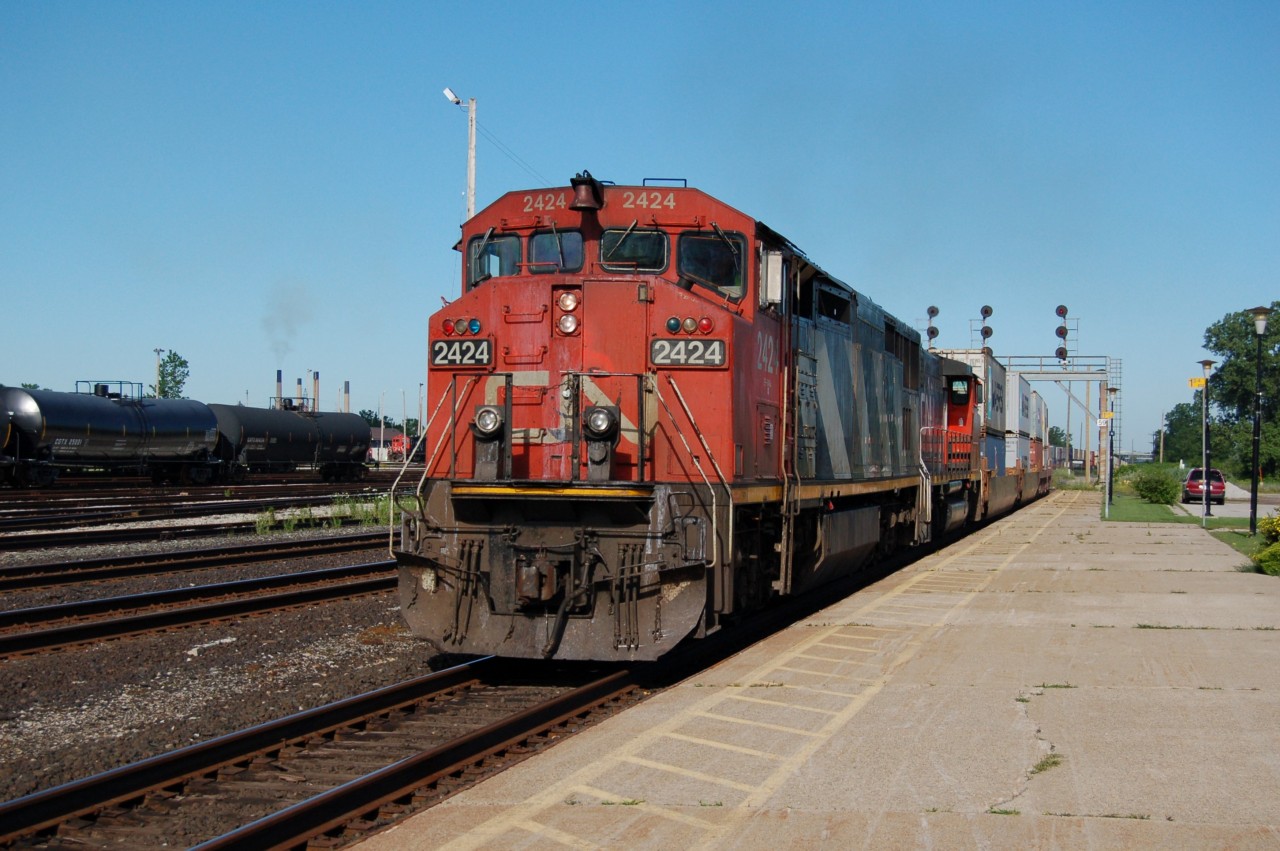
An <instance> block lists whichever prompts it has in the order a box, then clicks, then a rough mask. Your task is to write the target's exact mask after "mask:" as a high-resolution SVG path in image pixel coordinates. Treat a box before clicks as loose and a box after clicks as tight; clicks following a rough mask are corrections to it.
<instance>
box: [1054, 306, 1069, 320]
mask: <svg viewBox="0 0 1280 851" xmlns="http://www.w3.org/2000/svg"><path fill="white" fill-rule="evenodd" d="M1054 313H1056V314H1058V318H1060V319H1066V318H1067V306H1066V305H1065V304H1060V305H1058V309H1057V310H1055V311H1054Z"/></svg>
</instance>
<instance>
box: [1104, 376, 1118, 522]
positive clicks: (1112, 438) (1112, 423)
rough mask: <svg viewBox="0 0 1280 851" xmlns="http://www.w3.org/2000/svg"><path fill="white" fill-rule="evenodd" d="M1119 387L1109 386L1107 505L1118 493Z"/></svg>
mask: <svg viewBox="0 0 1280 851" xmlns="http://www.w3.org/2000/svg"><path fill="white" fill-rule="evenodd" d="M1119 392H1120V388H1119V387H1108V388H1107V412H1108V413H1110V414H1111V417H1110V419H1108V420H1107V505H1110V504H1111V503H1112V502H1113V501H1114V500H1115V494H1116V485H1115V478H1116V394H1117V393H1119Z"/></svg>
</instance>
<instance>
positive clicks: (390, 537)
mask: <svg viewBox="0 0 1280 851" xmlns="http://www.w3.org/2000/svg"><path fill="white" fill-rule="evenodd" d="M475 380H476V379H475V376H474V375H473V376H471V377H470V378H468V379H467V383H466V385H464V386H463V388H462V390H463V395H464V396H465V395H466V391H467V389H468V388H470V386H471V384H472V383H473V382H474V381H475ZM457 381H458V379H457V378H456V377H455V378H454V379H453V380H452V381H450V382H449V388H448V389H446V390H445V392H444V393H442V394H440V401H439V402H437V403H436V408H435V410H434V411H432V412H431V416H430V417H429V418H428V419H427V424H426V425H425V426H424V427H423V429H422V434H421V435H419V436H418V442H417V443H416V444H414V447H413V451H411V452H406V453H405V456H404V464H403V465H402V466H401V467H400V472H399V473H397V474H396V478H395V481H393V482H392V483H391V491H390V493H389V495H388V499H389V500H390V505H388V507H387V552H388V553H391V554H392V555H394V554H395V535H396V516H395V510H394V509H395V506H396V488H397V487H399V485H400V480H401V479H402V478H404V474H405V473H406V472H407V471H408V469H409V459H410V458H412V457H413V454H414V452H416V451H417V449H418V445H419V444H421V443H422V441H424V440H426V439H427V434H428V433H429V432H430V430H431V424H432V423H433V422H435V420H436V416H437V415H439V413H440V409H441V408H443V407H444V403H445V401H446V400H447V399H448V398H449V392H450V391H451V390H455V389H456V386H457ZM453 396H454V399H455V400H456V399H457V397H458V394H457V393H456V392H455V393H454V394H453ZM457 413H458V410H457V407H456V404H455V407H454V408H453V410H452V411H451V412H450V414H449V421H450V423H452V421H453V419H454V417H455V416H456V415H457ZM447 434H449V429H448V428H446V429H445V431H444V432H443V433H442V434H441V435H440V440H439V441H438V442H437V443H436V448H435V451H434V452H432V453H431V460H429V461H427V462H426V465H425V466H424V467H423V468H422V478H421V479H419V480H418V486H417V488H415V489H414V499H415V500H416V501H417V504H418V510H419V511H426V506H424V505H423V503H422V488H423V487H424V486H425V485H426V482H427V474H428V473H429V472H430V471H431V468H432V467H433V466H435V462H436V459H438V458H439V457H440V449H441V447H442V446H443V445H444V438H445V435H447ZM424 460H425V459H424Z"/></svg>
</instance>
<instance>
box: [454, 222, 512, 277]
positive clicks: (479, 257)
mask: <svg viewBox="0 0 1280 851" xmlns="http://www.w3.org/2000/svg"><path fill="white" fill-rule="evenodd" d="M519 271H520V237H518V236H495V235H494V234H493V231H492V230H490V231H489V232H488V233H487V234H485V235H484V236H477V237H473V238H472V240H471V242H470V243H469V244H468V246H467V286H468V287H474V286H476V285H478V284H482V283H484V282H485V281H487V280H489V279H490V278H500V277H503V276H505V275H515V274H517V273H518V272H519Z"/></svg>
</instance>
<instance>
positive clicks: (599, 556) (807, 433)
mask: <svg viewBox="0 0 1280 851" xmlns="http://www.w3.org/2000/svg"><path fill="white" fill-rule="evenodd" d="M459 248H460V249H461V251H462V254H463V281H462V294H461V296H460V297H459V298H458V299H457V300H455V301H453V302H452V303H451V304H449V305H448V306H446V307H445V308H444V309H442V310H440V311H439V312H437V313H436V314H435V315H433V316H432V317H431V319H430V328H429V350H430V370H429V374H428V388H427V389H428V399H429V403H430V404H429V408H428V412H429V414H430V419H429V421H428V424H427V429H426V437H425V440H424V446H425V452H426V458H425V464H426V469H425V473H424V476H423V479H422V480H421V482H419V484H418V486H417V488H416V490H415V491H414V498H415V504H414V506H413V507H412V508H411V509H410V510H408V511H406V512H405V515H404V520H403V526H402V530H401V540H400V546H399V549H398V551H397V552H396V556H397V559H398V561H399V564H400V577H401V580H400V581H401V591H400V593H401V604H402V610H403V614H404V617H405V618H406V620H407V622H408V624H409V626H410V628H411V629H412V630H413V632H415V633H416V634H418V635H420V636H423V637H426V638H427V639H429V640H430V641H431V642H432V644H433V645H434V646H435V647H437V648H438V649H440V650H441V651H452V652H467V653H492V654H497V655H503V656H522V657H539V658H540V657H547V658H564V659H606V660H609V659H616V660H624V659H626V660H636V659H654V658H656V657H658V656H660V655H661V654H663V653H665V652H666V651H668V650H670V649H671V648H672V647H674V646H675V645H676V644H677V643H678V642H680V641H681V640H683V639H684V638H686V637H687V636H690V635H705V634H707V633H709V632H711V631H714V630H716V629H718V628H719V627H720V626H721V625H723V624H725V623H727V622H730V621H731V620H732V619H733V618H735V617H739V616H741V615H743V614H745V613H747V612H750V611H752V610H754V609H757V608H758V607H760V606H761V605H763V604H764V603H766V602H767V601H768V600H769V599H770V598H772V597H775V596H777V595H786V594H794V593H799V592H801V591H804V590H805V589H807V588H810V587H813V586H815V585H817V584H820V583H823V582H826V581H829V580H831V579H833V578H836V577H837V576H840V575H844V574H846V573H848V572H849V571H851V570H854V569H856V568H857V567H858V566H859V565H860V564H862V563H864V562H865V561H866V560H867V559H869V558H870V557H872V556H874V555H876V554H883V553H885V552H888V551H890V550H893V549H896V548H899V547H904V546H911V545H913V544H918V543H921V542H925V541H928V540H930V539H931V538H933V537H934V536H936V535H938V534H940V533H941V532H943V531H945V530H949V529H954V528H957V527H960V526H962V525H964V524H966V523H969V522H973V521H977V520H980V519H982V518H983V517H984V516H988V515H990V514H993V513H996V512H998V511H1001V510H1007V509H1008V508H1011V507H1013V506H1014V505H1016V504H1017V503H1018V502H1021V501H1023V500H1028V499H1031V498H1034V496H1036V495H1037V494H1039V493H1043V492H1044V491H1045V490H1047V487H1048V478H1047V473H1044V472H1041V471H1039V470H1026V469H1024V468H1022V467H1021V466H1018V467H1016V468H1014V469H1012V470H1006V469H1005V468H1004V466H1003V464H1001V465H1000V466H999V468H997V467H996V466H995V464H994V463H988V461H987V459H986V457H985V456H984V452H983V445H984V440H983V438H984V433H985V432H984V429H987V428H988V427H989V426H992V425H993V423H992V422H991V414H990V413H989V412H988V413H987V415H986V416H985V417H984V412H983V399H984V396H983V390H984V386H985V384H986V383H987V377H986V374H985V373H984V371H983V369H981V368H979V369H977V370H975V369H974V368H973V366H971V365H970V364H968V363H964V362H961V360H959V359H956V358H955V357H951V358H948V357H942V356H940V355H937V354H934V353H932V352H930V351H929V350H928V349H926V348H923V347H922V346H921V343H920V335H919V333H918V332H916V331H915V330H914V329H912V328H911V327H910V326H909V325H907V324H906V323H904V322H901V321H900V320H898V319H896V318H894V317H893V316H891V315H889V314H888V313H886V312H885V311H884V310H882V309H881V308H880V307H879V306H877V305H876V304H875V303H874V302H872V301H871V300H870V299H868V298H867V297H866V296H864V295H862V294H860V293H858V292H856V291H854V290H853V289H852V288H850V287H849V286H847V285H846V284H844V283H842V282H840V281H839V280H837V279H835V278H833V277H832V276H830V275H828V274H827V273H826V272H824V271H823V270H822V269H820V268H819V267H817V266H816V265H814V264H813V263H812V262H810V261H809V259H808V258H806V257H805V255H804V254H802V253H801V252H800V251H799V250H798V249H797V248H796V247H795V246H794V245H793V244H792V243H791V242H790V241H788V240H787V239H785V238H784V237H782V236H780V235H779V234H777V233H775V232H774V231H773V230H771V229H770V228H768V227H766V226H765V225H764V224H762V223H760V222H758V221H756V220H755V219H753V218H751V217H749V216H747V215H745V214H743V213H741V212H739V211H738V210H735V209H734V208H732V207H730V206H728V205H727V204H725V203H723V202H721V201H719V200H717V199H715V198H713V197H711V196H709V195H707V194H705V193H703V192H700V191H698V190H696V189H690V188H686V187H683V186H651V185H643V186H615V185H606V184H602V183H600V182H599V181H597V180H595V179H593V178H592V177H591V176H590V175H589V174H586V173H583V174H581V175H578V176H577V177H575V178H574V179H573V181H572V182H571V186H569V187H562V188H557V189H543V190H536V191H527V192H511V193H508V194H506V195H504V196H502V197H501V198H500V199H498V200H497V201H496V202H494V203H493V204H491V205H490V206H488V207H487V208H486V209H484V210H483V211H481V212H480V213H479V214H478V215H476V216H475V217H474V218H472V219H471V220H470V221H468V222H467V223H466V224H465V225H464V226H463V230H462V240H461V242H460V243H459ZM973 354H974V356H975V358H977V361H975V362H980V363H984V364H985V363H986V362H987V361H988V360H990V354H989V352H987V351H985V350H984V351H981V352H975V353H973ZM999 426H1000V427H1001V428H1003V423H1000V424H999ZM1006 472H1008V473H1009V474H1010V475H1009V476H1006ZM997 478H999V479H1002V480H1007V481H1008V484H1003V485H1002V487H999V488H997V487H995V486H994V484H993V482H994V480H995V479H997ZM993 493H999V494H1001V496H1000V498H999V499H998V500H996V501H994V502H993V501H992V499H991V497H990V495H991V494H993ZM1006 493H1007V498H1006V497H1005V496H1004V494H1006Z"/></svg>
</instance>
